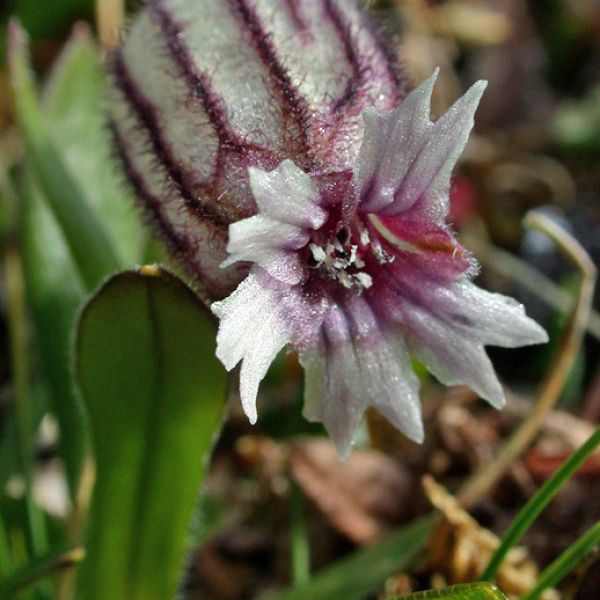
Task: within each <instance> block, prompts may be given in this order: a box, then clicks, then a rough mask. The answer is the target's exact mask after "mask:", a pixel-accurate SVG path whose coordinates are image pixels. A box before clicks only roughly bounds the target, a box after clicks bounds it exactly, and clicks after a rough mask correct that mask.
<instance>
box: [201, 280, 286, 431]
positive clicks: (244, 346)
mask: <svg viewBox="0 0 600 600" xmlns="http://www.w3.org/2000/svg"><path fill="white" fill-rule="evenodd" d="M285 291H289V288H287V286H286V287H284V286H282V285H281V284H278V282H277V281H276V280H274V279H273V278H270V277H269V276H268V275H267V274H266V273H264V272H261V271H258V270H255V271H253V272H251V273H250V275H248V277H247V278H246V279H245V280H244V281H243V282H242V283H241V284H240V285H239V286H238V288H237V289H236V290H235V292H233V294H231V295H230V296H229V297H228V298H226V299H225V300H222V301H221V302H215V303H214V304H213V305H212V306H211V309H212V311H213V313H214V314H215V315H217V317H219V318H220V319H221V322H220V324H219V332H218V334H217V357H218V358H219V360H220V361H221V362H222V363H223V365H225V368H226V369H227V370H228V371H229V370H231V369H233V368H234V367H235V366H236V365H237V364H238V362H240V360H241V361H242V368H241V372H240V396H241V400H242V406H243V408H244V412H245V413H246V415H247V416H248V418H249V419H250V422H251V423H255V422H256V419H257V413H256V394H257V391H258V385H259V383H260V381H261V380H262V379H263V377H264V376H265V374H266V372H267V370H268V368H269V365H270V364H271V362H272V361H273V359H274V358H275V356H277V354H278V352H279V351H280V350H281V349H282V348H283V347H284V346H285V345H286V344H287V343H288V342H289V341H290V339H291V335H292V333H291V331H292V327H291V322H290V321H289V320H287V319H286V318H285V312H284V311H283V310H282V306H281V305H282V302H284V301H285V296H284V292H285Z"/></svg>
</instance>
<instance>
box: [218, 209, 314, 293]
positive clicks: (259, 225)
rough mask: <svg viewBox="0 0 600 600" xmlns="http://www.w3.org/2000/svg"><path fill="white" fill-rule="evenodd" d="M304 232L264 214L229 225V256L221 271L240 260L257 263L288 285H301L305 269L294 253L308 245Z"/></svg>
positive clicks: (307, 238) (307, 237) (222, 264)
mask: <svg viewBox="0 0 600 600" xmlns="http://www.w3.org/2000/svg"><path fill="white" fill-rule="evenodd" d="M309 238H310V236H309V234H308V232H306V231H305V230H304V229H302V228H300V227H297V226H296V225H290V224H289V223H280V222H279V221H276V220H274V219H272V218H271V217H267V216H264V215H255V216H253V217H250V218H248V219H243V220H242V221H238V222H237V223H233V224H232V225H230V226H229V242H228V244H227V252H229V257H228V258H227V259H226V260H225V261H223V263H221V268H223V269H224V268H226V267H229V266H230V265H232V264H234V263H236V262H238V261H248V262H254V263H257V264H258V265H260V266H261V267H263V268H264V269H265V270H266V271H268V272H269V273H270V274H271V275H272V276H273V277H275V278H277V279H279V280H280V281H283V282H285V283H289V284H295V283H298V282H299V281H300V279H301V275H302V269H301V267H300V262H299V260H298V257H297V255H296V253H295V252H293V251H294V250H297V249H298V248H302V247H303V246H305V245H306V244H307V243H308V240H309Z"/></svg>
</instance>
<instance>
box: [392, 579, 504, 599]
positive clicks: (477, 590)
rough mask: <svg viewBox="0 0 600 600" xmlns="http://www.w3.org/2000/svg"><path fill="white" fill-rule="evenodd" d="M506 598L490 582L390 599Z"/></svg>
mask: <svg viewBox="0 0 600 600" xmlns="http://www.w3.org/2000/svg"><path fill="white" fill-rule="evenodd" d="M434 598H435V599H436V600H506V596H505V595H504V594H503V593H502V592H501V591H500V590H499V589H498V588H497V587H496V586H495V585H492V584H491V583H464V584H459V585H452V586H450V587H447V588H443V589H439V590H429V591H427V592H417V593H416V594H410V595H408V596H397V597H396V598H394V599H392V598H390V600H433V599H434Z"/></svg>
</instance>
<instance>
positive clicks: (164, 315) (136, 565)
mask: <svg viewBox="0 0 600 600" xmlns="http://www.w3.org/2000/svg"><path fill="white" fill-rule="evenodd" d="M76 377H77V379H78V381H79V386H80V389H81V392H82V396H83V398H84V401H85V403H86V405H87V409H88V413H89V415H90V422H91V429H92V436H93V442H94V448H95V457H96V469H97V479H96V484H95V488H94V497H93V502H92V507H91V512H90V522H89V526H88V532H87V538H86V540H85V547H86V550H87V553H88V558H87V559H86V561H85V562H84V564H83V566H82V572H81V574H80V581H79V583H80V585H79V590H80V595H79V596H78V598H81V599H85V600H114V599H115V598H127V600H154V599H156V600H164V599H166V598H172V597H174V594H175V591H176V587H177V581H178V577H179V572H180V568H181V566H182V564H183V557H184V554H185V549H186V541H187V538H188V524H189V520H190V517H191V515H192V512H193V508H194V504H195V501H196V496H197V493H198V489H199V486H200V484H201V482H202V479H203V476H204V472H205V468H206V463H207V459H208V456H209V452H210V449H211V446H212V442H213V439H214V438H215V434H216V433H217V431H218V430H219V427H220V422H221V415H222V412H223V408H224V404H225V397H226V374H225V371H224V369H223V368H222V367H221V366H220V364H219V363H218V361H217V359H216V358H215V324H214V322H213V320H212V317H211V316H210V315H209V314H208V312H207V311H206V309H205V308H204V306H203V305H202V304H201V302H200V301H199V300H198V299H197V297H196V296H195V295H194V293H193V292H192V291H191V290H190V289H189V288H187V287H186V286H185V285H184V284H183V283H182V282H181V281H180V280H178V279H177V278H175V277H174V276H173V275H171V274H169V273H167V272H166V271H163V270H160V269H158V268H157V267H145V268H143V269H142V270H141V271H140V272H125V273H122V274H119V275H116V276H114V277H113V278H111V279H110V280H109V281H108V283H106V284H105V285H104V286H103V287H102V289H101V290H100V291H99V292H98V293H97V294H96V295H95V296H94V298H93V299H92V300H91V301H90V302H89V303H88V305H87V306H86V307H85V309H84V311H83V313H82V315H81V319H80V322H79V327H78V332H77V339H76Z"/></svg>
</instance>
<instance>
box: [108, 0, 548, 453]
mask: <svg viewBox="0 0 600 600" xmlns="http://www.w3.org/2000/svg"><path fill="white" fill-rule="evenodd" d="M112 73H113V78H114V82H115V90H116V91H115V97H114V100H113V102H112V109H111V110H112V127H113V130H114V133H115V139H116V143H117V146H118V149H119V151H120V154H121V155H122V158H123V162H124V164H125V167H126V170H127V172H128V175H129V178H130V180H131V181H132V182H133V184H134V186H135V188H136V190H137V194H138V196H139V197H140V198H141V200H142V202H143V204H144V205H145V206H146V208H147V210H148V212H149V213H150V215H151V216H152V218H153V219H154V220H155V221H156V222H157V223H158V224H159V225H160V227H161V229H162V231H163V233H164V234H165V236H166V238H167V239H168V240H169V241H170V243H171V246H172V247H173V249H174V250H175V251H176V252H177V253H178V254H179V255H180V256H181V258H182V259H183V261H184V262H185V264H186V265H187V267H188V268H189V270H190V272H191V273H192V274H193V276H194V277H195V279H196V280H197V282H198V284H199V286H200V288H201V293H202V294H203V296H204V298H205V299H206V300H207V301H212V311H213V312H214V313H215V314H216V315H217V317H219V319H220V326H219V332H218V340H217V341H218V349H217V353H218V356H219V358H220V360H221V361H222V362H223V364H224V365H225V367H226V368H227V369H233V368H234V367H236V365H238V364H239V363H241V371H240V395H241V400H242V403H243V407H244V410H245V412H246V414H247V415H248V418H249V419H250V421H251V422H253V423H254V422H255V421H256V419H257V411H256V396H257V391H258V386H259V383H260V381H261V380H262V379H263V377H264V376H265V374H266V372H267V369H268V368H269V365H270V364H271V362H272V361H273V359H274V358H275V356H276V355H277V354H278V353H279V352H280V351H281V350H282V349H283V348H284V347H289V348H292V349H294V350H296V351H297V352H298V353H299V357H300V362H301V364H302V365H303V367H304V370H305V375H306V386H305V405H304V414H305V416H306V418H308V419H310V420H313V421H321V422H322V423H323V424H324V425H325V427H326V428H327V430H328V431H329V433H330V434H331V436H332V438H333V440H334V441H335V443H336V445H337V448H338V450H339V452H340V454H342V455H347V454H348V452H349V451H350V448H351V444H352V438H353V434H354V432H355V430H356V429H357V427H358V426H359V424H360V422H361V419H362V417H363V413H364V411H365V409H366V408H367V407H368V406H373V407H375V408H376V409H377V410H378V411H379V412H381V413H382V414H383V415H384V416H385V417H387V419H389V420H390V421H391V422H392V423H393V424H394V425H395V426H396V427H397V428H398V429H399V430H401V431H402V432H403V433H404V434H405V435H407V436H408V437H409V438H410V439H412V440H415V441H417V442H420V441H421V440H422V439H423V425H422V420H421V410H420V403H419V395H418V390H419V381H418V379H417V377H416V375H415V374H414V373H413V370H412V367H411V356H415V357H417V358H418V359H419V360H420V361H421V362H422V363H424V364H425V365H426V366H427V368H428V369H429V370H430V371H431V372H432V373H433V374H434V375H435V376H436V377H437V378H438V379H439V380H440V381H441V382H443V383H445V384H447V385H455V384H466V385H468V386H470V387H471V388H472V389H473V390H475V391H476V392H477V393H478V394H479V395H480V396H481V397H482V398H485V399H486V400H488V401H489V402H490V403H491V404H492V405H493V406H495V407H498V408H500V407H501V406H502V405H503V403H504V394H503V390H502V386H501V385H500V383H499V381H498V379H497V377H496V375H495V373H494V370H493V367H492V365H491V363H490V360H489V358H488V357H487V355H486V352H485V350H484V346H485V345H488V344H491V345H497V346H505V347H516V346H523V345H527V344H535V343H540V342H544V341H546V339H547V336H546V333H545V332H544V330H543V329H542V328H541V327H540V326H539V325H538V324H536V323H535V322H534V321H532V320H531V319H529V318H528V317H527V316H526V315H525V312H524V310H523V307H522V306H521V305H519V304H518V303H517V302H515V301H513V300H512V299H510V298H507V297H505V296H501V295H498V294H492V293H489V292H486V291H484V290H482V289H480V288H478V287H477V286H476V285H474V284H473V283H472V281H471V279H472V277H473V275H474V274H475V273H476V271H477V265H476V262H475V260H474V259H473V258H472V257H471V256H470V255H469V254H468V253H467V252H466V251H465V249H464V248H463V247H462V246H461V245H460V244H459V243H458V241H457V240H456V238H455V237H454V235H453V233H452V231H451V230H450V228H449V227H448V225H447V223H446V219H447V215H448V203H449V200H448V195H449V189H450V178H451V172H452V170H453V168H454V166H455V164H456V162H457V159H458V158H459V155H460V154H461V152H462V150H463V148H464V146H465V144H466V142H467V137H468V135H469V132H470V130H471V128H472V126H473V115H474V113H475V110H476V107H477V105H478V103H479V100H480V98H481V95H482V93H483V91H484V89H485V82H482V81H480V82H477V83H475V84H474V85H473V86H472V87H471V88H470V89H469V90H468V91H467V92H466V94H465V95H464V96H462V97H461V98H460V99H459V100H458V101H457V102H456V103H455V104H454V105H453V106H452V107H451V108H450V109H449V110H448V112H447V113H446V114H444V115H443V116H442V117H441V118H439V119H438V120H437V121H436V122H432V121H431V119H430V100H431V94H432V90H433V87H434V83H435V80H436V77H437V71H436V72H435V73H434V74H433V75H432V76H431V77H430V78H429V79H428V80H427V81H425V82H423V83H422V84H421V85H419V86H418V87H417V88H416V89H415V90H414V91H412V92H411V93H410V94H408V95H406V94H405V93H404V85H403V82H402V79H401V78H400V77H399V76H398V74H397V72H396V70H395V68H394V66H393V64H392V61H390V59H389V58H388V54H387V52H386V51H385V48H384V46H383V45H382V43H381V42H380V40H379V38H378V37H377V36H376V35H375V34H374V32H373V28H372V26H371V25H370V24H369V23H368V22H367V20H366V18H365V16H364V15H363V13H362V12H361V11H360V9H359V8H358V7H357V6H356V5H355V3H354V2H352V1H349V0H194V1H191V0H148V2H147V6H146V8H145V9H144V10H143V11H142V12H141V14H140V15H139V16H138V17H137V20H136V21H135V22H134V23H133V24H132V26H131V29H130V32H129V34H128V36H127V40H126V42H125V43H124V45H123V46H122V47H121V48H120V49H119V50H118V51H117V52H116V54H115V56H114V58H113V62H112Z"/></svg>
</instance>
